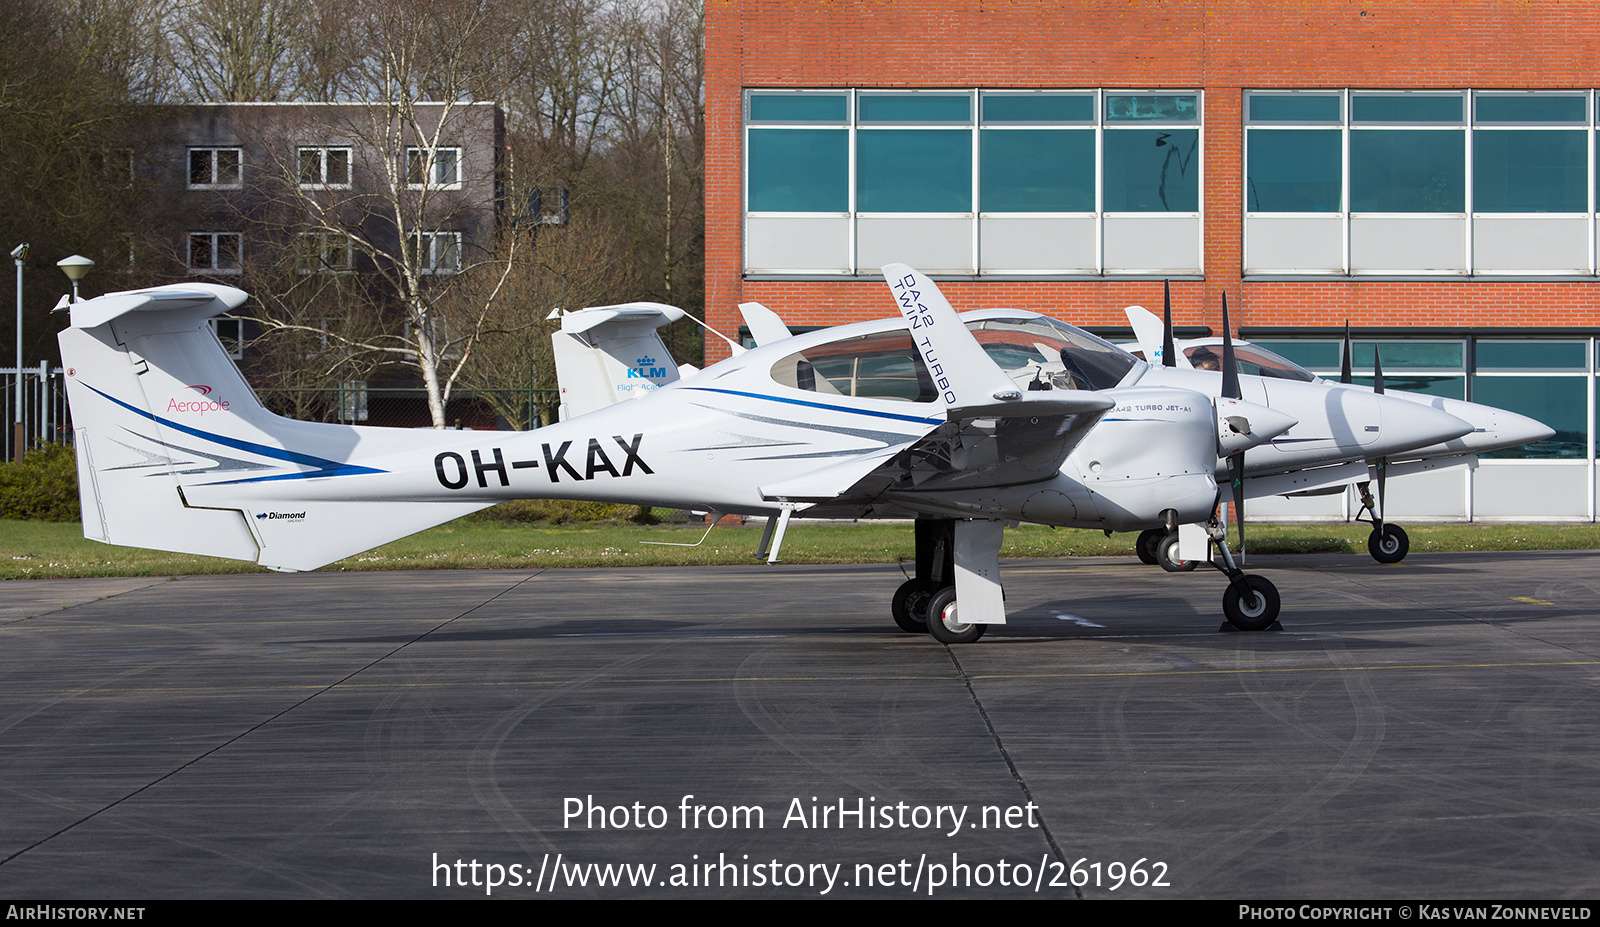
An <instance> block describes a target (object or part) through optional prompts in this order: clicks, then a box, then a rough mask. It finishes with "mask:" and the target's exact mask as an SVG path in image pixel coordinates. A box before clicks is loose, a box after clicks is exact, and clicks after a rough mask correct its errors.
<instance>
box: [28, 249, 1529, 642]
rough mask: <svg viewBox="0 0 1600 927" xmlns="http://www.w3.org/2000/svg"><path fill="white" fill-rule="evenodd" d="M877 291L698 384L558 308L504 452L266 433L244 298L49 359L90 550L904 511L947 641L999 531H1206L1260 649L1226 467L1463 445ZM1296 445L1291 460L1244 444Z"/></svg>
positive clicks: (341, 430)
mask: <svg viewBox="0 0 1600 927" xmlns="http://www.w3.org/2000/svg"><path fill="white" fill-rule="evenodd" d="M884 273H885V276H886V278H887V280H888V282H889V287H890V290H891V291H892V293H893V295H894V298H895V300H896V302H897V303H898V305H899V307H900V311H901V314H902V316H903V318H897V319H886V320H882V321H877V322H865V323H861V324H856V325H847V326H843V327H839V328H833V329H827V330H824V331H816V332H810V333H806V334H801V335H792V336H791V335H790V333H789V331H788V329H787V327H785V326H784V324H783V323H782V322H781V321H780V320H779V319H778V317H777V316H775V315H773V314H772V313H771V312H769V311H767V310H765V309H764V308H762V307H760V306H758V305H755V304H747V305H746V306H743V307H741V309H742V310H743V311H744V313H745V317H746V320H747V322H748V323H749V324H750V327H751V330H752V332H754V333H755V337H756V340H757V342H758V346H757V347H756V348H754V349H751V350H749V351H744V352H738V353H736V356H734V357H732V358H730V359H728V360H725V361H722V362H721V363H718V364H716V365H714V366H711V367H709V368H707V369H705V370H700V371H696V370H694V369H693V368H682V369H681V370H680V369H679V368H677V367H675V366H673V365H672V363H671V362H670V361H669V360H667V358H668V357H669V355H668V353H667V351H666V348H665V345H664V344H663V343H662V341H661V338H660V336H659V334H658V333H657V331H656V329H657V328H659V327H660V326H661V325H664V324H666V323H667V322H670V321H673V320H675V319H678V318H681V317H682V316H683V313H682V311H681V310H678V309H674V308H672V307H669V306H662V305H659V304H651V303H630V304H626V305H622V306H609V307H600V308H594V309H585V310H581V311H578V312H571V313H567V314H565V315H564V316H562V322H561V331H559V332H557V333H556V334H555V335H554V340H555V347H556V360H557V367H558V375H559V379H560V381H561V391H562V398H563V405H562V420H561V421H560V422H559V423H557V424H554V425H550V426H547V427H545V428H540V429H537V430H535V431H530V432H521V433H507V432H474V431H431V430H410V429H393V428H377V427H366V426H352V425H332V424H320V423H311V422H300V421H294V420H291V419H285V418H281V417H279V416H277V415H274V414H272V413H270V412H268V411H267V410H266V409H265V408H264V407H263V406H262V405H261V404H260V402H258V401H257V399H256V398H255V396H254V394H253V393H252V392H251V390H250V387H249V386H248V385H247V384H246V383H245V381H244V379H243V377H242V376H241V375H240V373H239V371H238V368H237V367H235V366H234V364H233V362H232V361H231V360H230V359H229V358H228V356H227V354H226V353H225V352H224V350H223V348H222V346H221V344H220V343H219V342H218V341H217V338H216V336H215V335H214V334H213V332H212V330H211V327H210V326H209V325H208V324H207V320H208V319H209V318H210V317H212V316H214V315H217V314H220V313H223V312H226V311H228V310H230V309H233V308H235V307H237V306H239V305H240V304H242V303H243V302H244V300H245V298H246V296H245V294H244V293H243V292H241V291H239V290H236V289H233V288H231V287H225V286H219V285H213V284H187V285H178V286H168V287H157V288H154V289H149V290H140V291H134V292H127V293H113V294H109V295H106V296H102V297H99V298H97V299H91V300H86V301H82V302H77V303H74V304H72V305H71V327H70V328H68V329H67V330H65V331H63V332H62V333H61V335H60V341H61V353H62V360H63V363H64V364H65V365H66V366H67V368H68V370H67V384H68V397H69V401H70V402H71V406H72V416H73V423H74V429H75V432H76V445H77V453H78V475H79V487H80V492H81V494H82V499H83V520H84V535H85V536H86V537H89V538H93V539H95V540H100V541H105V542H107V543H112V544H124V545H129V546H135V547H148V548H154V549H158V550H171V551H181V552H189V553H198V554H208V555H211V556H217V557H231V558H235V559H239V560H250V561H255V562H257V563H260V564H262V565H264V566H267V567H270V568H272V569H275V570H309V569H314V568H316V567H318V566H321V565H323V564H327V563H331V562H333V561H335V560H338V559H340V558H343V557H346V556H349V555H352V554H355V553H359V552H360V551H363V550H367V549H369V548H372V547H375V546H378V545H380V544H383V543H385V542H387V541H390V540H393V539H395V538H399V537H403V536H405V535H408V534H412V533H414V532H416V531H420V530H422V529H424V528H427V527H430V526H432V525H436V524H440V523H442V522H445V521H449V520H451V519H453V518H457V517H459V516H461V515H466V514H468V513H470V512H474V511H477V510H478V509H481V508H484V507H486V506H489V505H493V504H494V503H496V502H499V501H502V500H505V499H517V498H534V497H544V498H568V499H572V498H578V499H595V500H603V501H609V502H619V503H631V504H639V505H655V506H668V507H674V508H687V509H703V510H708V511H711V512H716V513H724V514H731V513H746V514H764V515H768V516H773V517H770V518H769V520H768V523H767V524H768V527H767V531H766V533H765V535H764V536H763V538H762V541H761V549H760V551H759V553H758V556H764V557H766V558H767V559H768V560H769V561H770V562H776V561H777V559H778V551H779V548H780V546H781V544H782V540H783V532H784V529H785V528H786V527H787V525H788V522H789V519H790V517H791V516H792V515H795V514H800V515H802V516H805V517H828V518H911V519H914V520H915V537H916V575H915V577H914V578H913V579H910V580H908V581H907V582H906V583H905V584H903V585H902V586H901V587H900V589H899V590H898V591H897V592H896V594H895V596H894V601H893V606H892V608H891V611H892V614H893V616H894V619H895V621H896V623H897V624H898V625H899V626H900V627H901V628H903V629H904V630H906V631H912V632H919V631H924V630H926V631H929V632H931V633H932V634H933V636H934V637H936V638H937V639H938V640H940V641H943V642H946V643H959V642H967V641H973V640H976V639H977V638H978V637H979V636H981V635H982V633H983V631H984V630H985V628H986V627H987V626H988V625H989V624H999V623H1003V622H1004V621H1005V609H1004V605H1003V599H1002V593H1001V588H1000V576H999V552H1000V541H1001V534H1002V531H1003V529H1004V527H1005V525H1006V524H1007V523H1008V522H1010V523H1016V522H1022V521H1027V522H1035V523H1040V524H1048V525H1059V526H1072V527H1089V528H1099V529H1104V530H1106V531H1108V532H1110V531H1131V530H1142V529H1149V528H1152V527H1155V526H1161V527H1162V528H1163V529H1165V530H1166V531H1167V532H1169V533H1172V534H1177V533H1178V532H1177V528H1178V526H1180V525H1195V524H1202V525H1209V526H1210V533H1209V535H1208V539H1209V540H1210V542H1211V543H1212V544H1214V545H1215V546H1216V547H1217V548H1218V550H1219V551H1220V557H1219V558H1218V561H1217V562H1212V561H1207V562H1208V563H1209V564H1210V565H1212V566H1215V567H1216V568H1217V569H1218V570H1220V571H1221V572H1223V573H1224V574H1226V575H1227V576H1228V580H1229V582H1228V588H1227V591H1226V593H1225V595H1224V598H1223V610H1224V612H1225V614H1226V615H1227V618H1228V621H1229V622H1230V623H1231V624H1232V625H1234V626H1235V627H1237V628H1240V629H1242V630H1259V629H1264V628H1267V627H1269V626H1271V625H1272V624H1273V623H1274V622H1275V620H1276V618H1277V614H1278V610H1279V598H1278V593H1277V590H1276V589H1275V588H1274V587H1273V585H1272V583H1271V582H1269V581H1268V580H1266V579H1265V578H1263V577H1260V576H1253V575H1247V574H1245V573H1243V572H1242V571H1241V570H1240V569H1239V568H1238V567H1237V565H1236V564H1235V562H1234V560H1233V558H1232V557H1231V555H1230V554H1229V552H1228V548H1227V545H1226V543H1225V541H1224V532H1223V531H1222V530H1221V528H1220V526H1219V524H1218V519H1217V517H1216V512H1217V510H1218V507H1219V502H1220V501H1221V493H1220V492H1219V490H1218V484H1217V480H1216V473H1217V472H1218V468H1219V458H1220V459H1221V460H1223V461H1228V462H1237V461H1238V460H1239V458H1240V457H1241V456H1242V455H1244V454H1245V452H1246V451H1250V459H1251V460H1252V461H1253V460H1255V459H1256V458H1257V457H1258V456H1259V455H1262V454H1266V455H1287V456H1288V457H1290V458H1293V459H1298V460H1303V461H1304V463H1303V464H1302V467H1305V466H1313V465H1315V466H1319V467H1325V466H1329V465H1333V464H1337V463H1338V462H1340V461H1354V460H1366V459H1369V458H1372V457H1374V456H1379V455H1394V454H1398V453H1401V452H1403V451H1407V450H1411V449H1416V448H1429V447H1434V446H1446V445H1447V442H1452V441H1455V440H1457V439H1460V438H1461V437H1462V436H1463V435H1467V434H1470V433H1472V432H1473V425H1472V424H1470V423H1469V422H1467V421H1463V420H1462V419H1460V418H1458V417H1456V416H1455V415H1452V414H1450V413H1448V412H1445V411H1441V410H1439V409H1434V408H1430V407H1429V406H1426V405H1422V404H1419V403H1416V402H1410V401H1407V400H1405V399H1399V398H1394V397H1390V396H1383V395H1375V394H1374V393H1373V392H1372V391H1370V390H1363V389H1358V388H1350V387H1343V386H1336V385H1331V384H1300V383H1296V384H1294V385H1293V386H1294V389H1293V390H1291V391H1290V392H1289V393H1280V392H1279V391H1278V384H1277V383H1276V382H1275V381H1274V382H1273V383H1271V384H1270V385H1260V384H1257V385H1253V386H1251V387H1249V388H1248V389H1247V392H1248V393H1249V394H1250V395H1251V397H1253V398H1252V399H1249V400H1247V399H1244V398H1237V397H1236V398H1220V397H1216V396H1213V395H1211V394H1213V393H1216V392H1217V390H1216V389H1213V388H1211V384H1210V380H1209V378H1210V377H1213V376H1214V375H1208V374H1206V373H1204V372H1203V371H1175V370H1166V371H1159V369H1158V368H1154V367H1151V366H1150V365H1148V364H1145V363H1141V362H1140V361H1138V360H1137V359H1135V358H1134V357H1133V356H1132V355H1130V354H1128V353H1127V352H1125V351H1123V350H1121V349H1119V348H1117V347H1115V346H1113V345H1111V344H1108V343H1106V342H1104V341H1101V340H1100V339H1098V338H1096V337H1094V336H1092V335H1090V334H1088V333H1086V332H1083V331H1081V330H1079V329H1077V328H1074V327H1072V326H1070V325H1066V324H1064V323H1061V322H1058V321H1056V320H1054V319H1050V318H1047V317H1045V316H1042V315H1039V314H1037V313H1033V312H1025V311H1015V310H998V309H996V310H983V311H979V312H969V313H966V314H965V315H964V316H959V317H958V316H957V315H956V313H955V311H954V310H953V309H952V308H951V307H950V304H949V303H948V302H947V301H946V300H945V299H944V297H943V296H942V295H941V294H940V293H939V290H938V289H937V287H935V286H934V285H933V283H932V282H931V281H930V280H928V278H927V277H925V276H923V275H922V274H920V273H918V272H916V271H914V270H912V269H911V268H909V267H906V266H904V265H900V264H891V265H889V266H887V267H885V268H884ZM1240 379H1242V380H1243V381H1245V382H1254V381H1256V380H1257V378H1253V377H1243V378H1240ZM1235 392H1236V390H1235ZM1286 401H1289V402H1292V405H1286V404H1285V403H1286ZM1285 409H1292V414H1286V412H1285ZM1308 429H1309V430H1308ZM1300 431H1306V432H1307V434H1306V436H1305V440H1304V441H1303V442H1302V443H1301V444H1299V445H1284V446H1282V447H1281V448H1280V447H1279V446H1266V447H1262V446H1261V445H1263V444H1266V443H1268V442H1272V441H1274V439H1277V438H1280V436H1288V435H1293V434H1298V433H1299V432H1300ZM1523 440H1527V439H1526V438H1524V439H1523ZM1252 448H1254V449H1255V450H1251V449H1252ZM1456 453H1459V452H1456ZM1274 459H1276V458H1274ZM1231 465H1232V463H1222V464H1221V466H1222V467H1223V471H1224V472H1228V467H1230V466H1231ZM958 602H959V607H958Z"/></svg>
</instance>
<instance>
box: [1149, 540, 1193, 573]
mask: <svg viewBox="0 0 1600 927" xmlns="http://www.w3.org/2000/svg"><path fill="white" fill-rule="evenodd" d="M1155 552H1156V562H1157V563H1159V564H1161V569H1163V570H1166V571H1167V572H1168V573H1187V572H1189V571H1190V570H1192V569H1194V568H1195V567H1196V566H1198V563H1197V561H1194V560H1180V559H1178V532H1176V531H1174V532H1172V533H1171V534H1163V535H1162V536H1161V540H1160V541H1158V542H1157V543H1156V546H1155Z"/></svg>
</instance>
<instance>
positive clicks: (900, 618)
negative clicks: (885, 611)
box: [889, 579, 935, 634]
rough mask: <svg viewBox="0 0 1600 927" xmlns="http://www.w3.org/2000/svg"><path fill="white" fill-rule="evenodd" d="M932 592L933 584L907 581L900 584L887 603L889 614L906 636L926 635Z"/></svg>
mask: <svg viewBox="0 0 1600 927" xmlns="http://www.w3.org/2000/svg"><path fill="white" fill-rule="evenodd" d="M934 592H935V590H934V588H933V583H930V582H928V581H927V580H925V579H908V580H906V581H905V582H903V583H901V584H900V588H899V589H896V590H895V591H894V600H893V601H891V602H890V603H889V613H890V614H891V615H893V616H894V623H895V624H897V625H899V626H900V630H902V631H904V632H906V633H907V634H926V633H928V600H929V599H932V598H933V593H934Z"/></svg>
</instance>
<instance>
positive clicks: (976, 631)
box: [928, 586, 989, 644]
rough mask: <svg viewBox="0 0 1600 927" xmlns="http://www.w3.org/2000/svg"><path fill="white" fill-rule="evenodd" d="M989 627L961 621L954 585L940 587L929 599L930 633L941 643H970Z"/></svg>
mask: <svg viewBox="0 0 1600 927" xmlns="http://www.w3.org/2000/svg"><path fill="white" fill-rule="evenodd" d="M988 629H989V626H988V625H986V624H962V623H961V618H960V616H959V614H958V609H957V607H956V587H954V586H946V587H944V588H943V589H940V590H939V591H938V592H935V593H934V594H933V598H932V599H930V600H929V601H928V633H930V634H932V635H933V639H934V640H936V641H938V642H939V643H941V644H970V643H972V642H973V641H975V640H977V639H978V638H980V637H982V636H983V632H984V631H986V630H988Z"/></svg>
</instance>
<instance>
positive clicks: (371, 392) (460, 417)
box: [256, 380, 560, 431]
mask: <svg viewBox="0 0 1600 927" xmlns="http://www.w3.org/2000/svg"><path fill="white" fill-rule="evenodd" d="M256 395H257V396H259V397H260V398H261V402H262V403H263V404H264V405H265V406H266V407H267V408H269V409H271V410H272V411H274V412H276V413H278V414H279V415H282V416H285V417H287V418H293V419H299V420H301V421H312V422H339V423H343V424H348V425H381V426H387V427H391V428H427V427H429V426H430V425H432V423H433V419H432V416H431V415H430V414H429V412H428V391H427V390H425V389H423V388H421V387H408V386H367V385H366V384H365V383H364V382H362V381H359V380H352V381H348V382H346V383H344V384H341V385H340V386H338V387H325V388H318V389H258V390H256ZM559 402H560V393H559V392H558V391H557V390H554V389H534V388H521V389H480V390H455V391H452V392H451V394H450V401H449V403H447V404H446V406H445V417H444V418H445V427H447V428H475V429H490V430H493V429H500V430H515V431H523V430H527V429H529V428H537V427H539V426H541V425H545V424H549V423H550V422H552V421H554V420H555V409H556V405H557V404H558V403H559Z"/></svg>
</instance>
